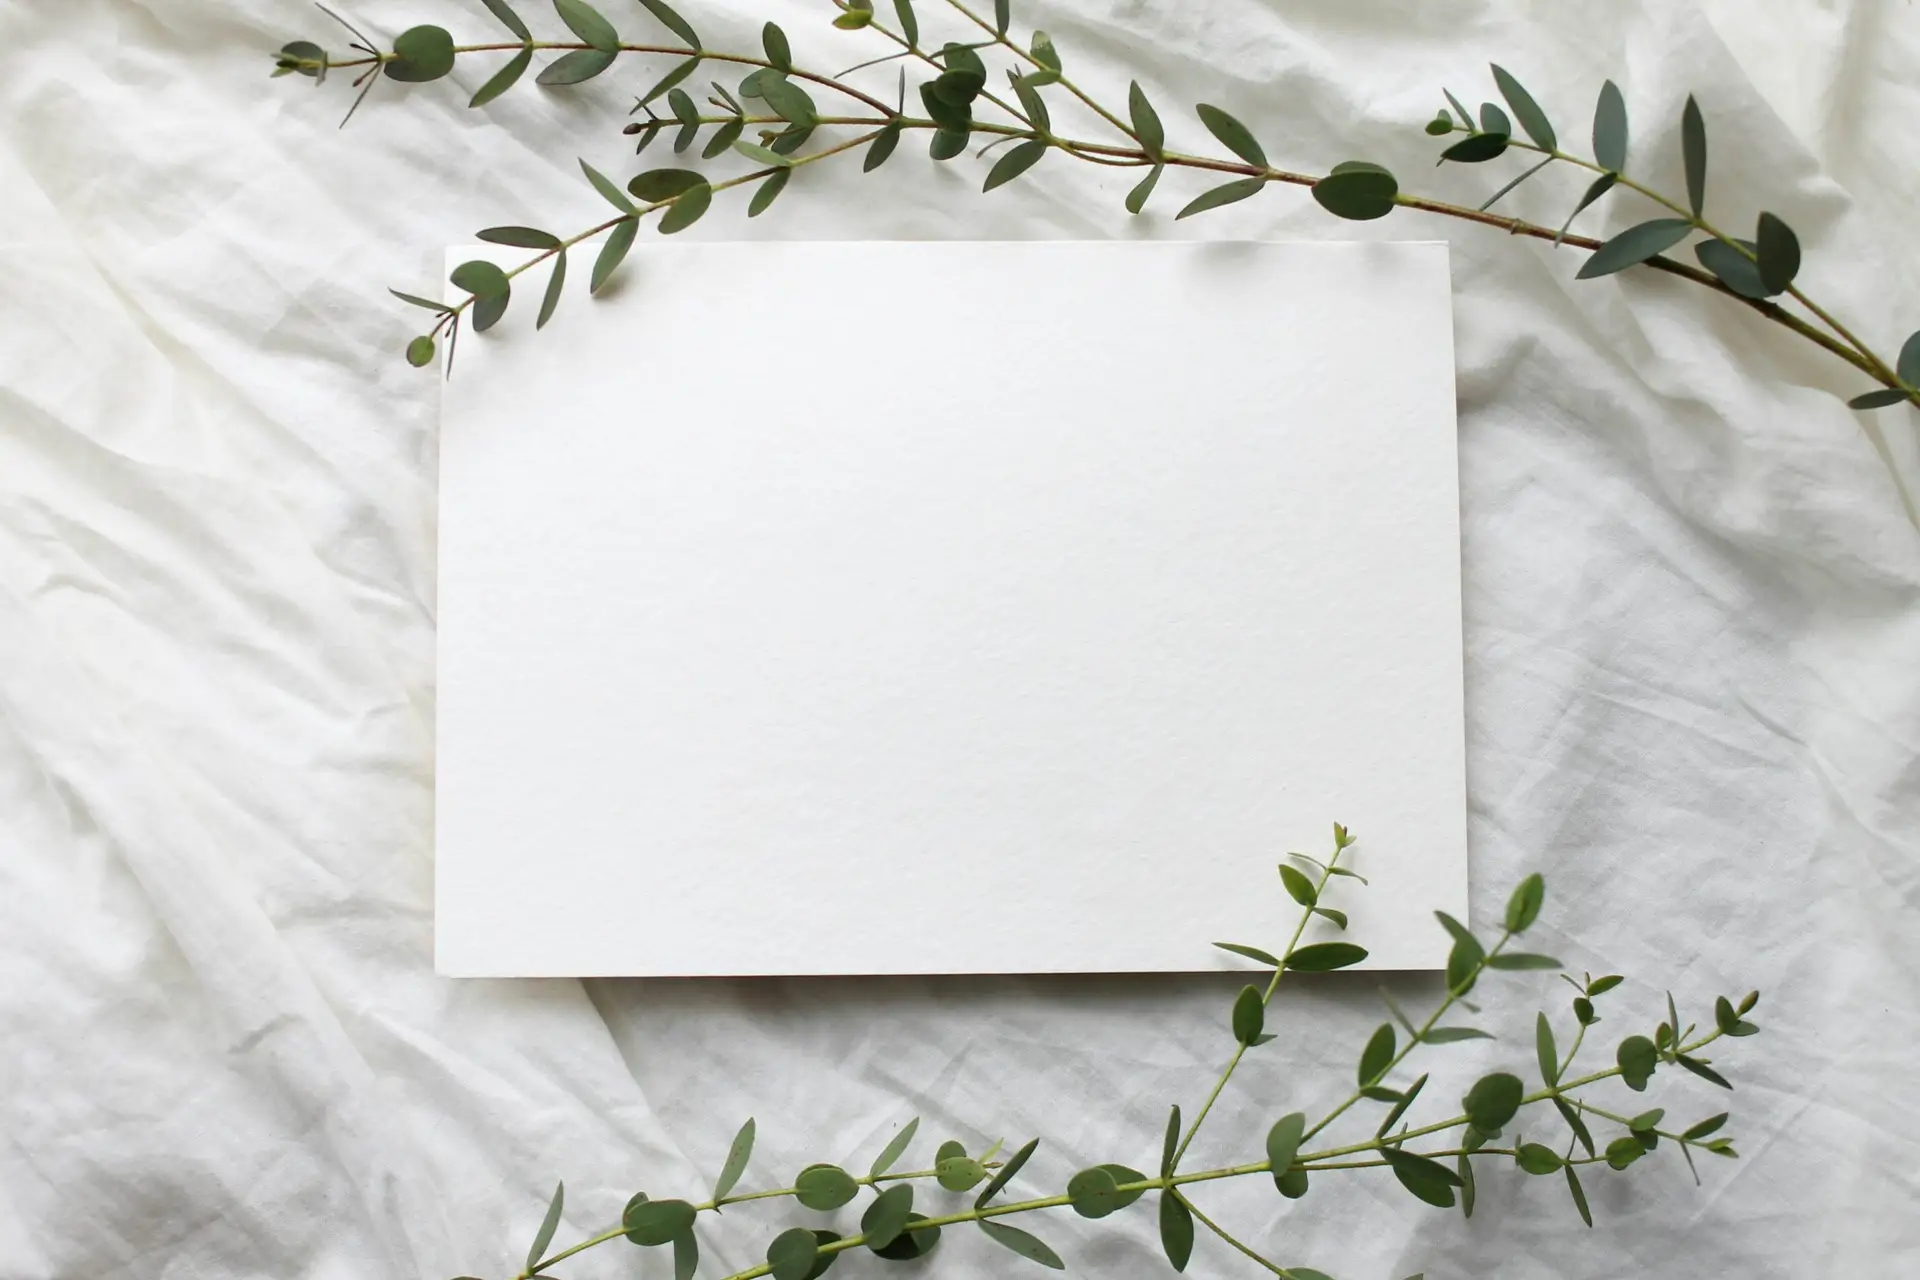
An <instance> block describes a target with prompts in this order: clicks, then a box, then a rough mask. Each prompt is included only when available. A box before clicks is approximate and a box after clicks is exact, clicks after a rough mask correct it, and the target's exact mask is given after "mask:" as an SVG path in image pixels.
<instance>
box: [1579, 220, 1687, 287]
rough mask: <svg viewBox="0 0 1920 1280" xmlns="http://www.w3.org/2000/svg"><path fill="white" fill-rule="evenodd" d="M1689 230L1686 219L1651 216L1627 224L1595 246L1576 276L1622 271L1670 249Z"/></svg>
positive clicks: (1591, 275)
mask: <svg viewBox="0 0 1920 1280" xmlns="http://www.w3.org/2000/svg"><path fill="white" fill-rule="evenodd" d="M1691 230H1693V227H1692V225H1691V224H1690V223H1688V222H1687V220H1686V219H1685V218H1654V219H1652V220H1651V221H1648V222H1642V223H1640V224H1638V225H1637V226H1632V227H1628V228H1627V229H1626V230H1625V231H1622V232H1621V233H1620V234H1619V235H1617V236H1614V237H1613V238H1612V239H1611V240H1608V241H1607V242H1606V243H1605V244H1602V245H1601V246H1600V247H1599V248H1598V249H1595V250H1594V251H1593V256H1592V257H1590V258H1588V259H1587V260H1586V261H1585V262H1584V263H1582V264H1581V266H1580V270H1579V271H1578V272H1577V273H1576V274H1577V278H1579V279H1581V280H1591V279H1593V278H1594V277H1596V276H1605V275H1612V274H1613V273H1614V272H1616V271H1624V270H1625V269H1626V268H1628V267H1631V266H1635V265H1637V264H1639V263H1642V262H1645V261H1646V260H1647V259H1648V258H1651V257H1653V256H1654V255H1656V254H1659V253H1664V252H1665V251H1666V250H1668V249H1671V248H1673V246H1674V245H1676V244H1679V243H1680V242H1681V241H1682V240H1684V239H1686V238H1687V233H1688V232H1689V231H1691Z"/></svg>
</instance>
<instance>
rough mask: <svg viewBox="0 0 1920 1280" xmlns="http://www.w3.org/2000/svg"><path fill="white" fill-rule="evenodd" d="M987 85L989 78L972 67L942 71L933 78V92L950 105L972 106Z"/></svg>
mask: <svg viewBox="0 0 1920 1280" xmlns="http://www.w3.org/2000/svg"><path fill="white" fill-rule="evenodd" d="M986 85H987V78H986V77H985V76H983V75H981V74H980V73H979V72H978V71H974V70H972V69H970V68H963V69H959V70H952V71H942V72H941V73H940V74H939V75H937V76H935V77H934V78H933V93H934V96H935V97H937V98H939V99H940V101H942V102H944V103H946V104H947V105H948V106H950V107H970V106H972V105H973V100H974V99H975V98H977V97H979V96H980V93H981V90H983V89H985V88H986Z"/></svg>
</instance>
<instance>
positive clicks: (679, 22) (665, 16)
mask: <svg viewBox="0 0 1920 1280" xmlns="http://www.w3.org/2000/svg"><path fill="white" fill-rule="evenodd" d="M640 4H641V6H642V7H644V8H645V9H646V11H647V12H648V13H650V14H652V15H653V16H654V17H655V18H657V19H659V21H660V25H661V26H663V27H665V28H666V29H667V30H669V31H671V32H673V34H675V35H676V36H679V37H680V38H681V39H682V40H684V41H686V42H687V47H688V48H689V49H698V48H699V47H700V36H699V35H698V33H696V32H695V31H694V29H693V28H692V27H691V26H689V25H688V24H687V20H686V19H685V18H683V17H681V16H680V15H679V13H677V12H676V11H675V10H674V8H673V6H672V5H669V4H667V3H666V2H665V0H640Z"/></svg>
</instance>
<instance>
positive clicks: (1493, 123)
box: [1480, 102, 1513, 138]
mask: <svg viewBox="0 0 1920 1280" xmlns="http://www.w3.org/2000/svg"><path fill="white" fill-rule="evenodd" d="M1480 128H1481V130H1482V131H1483V132H1486V133H1497V134H1499V135H1500V136H1502V137H1504V138H1511V137H1512V136H1513V121H1511V120H1509V119H1507V113H1506V112H1504V111H1502V110H1501V109H1500V108H1499V107H1496V106H1495V105H1494V104H1493V103H1491V102H1483V103H1481V104H1480Z"/></svg>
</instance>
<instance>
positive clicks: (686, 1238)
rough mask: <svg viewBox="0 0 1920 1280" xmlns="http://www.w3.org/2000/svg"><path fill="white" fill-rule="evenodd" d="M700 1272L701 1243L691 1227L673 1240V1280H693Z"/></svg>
mask: <svg viewBox="0 0 1920 1280" xmlns="http://www.w3.org/2000/svg"><path fill="white" fill-rule="evenodd" d="M699 1270H700V1241H699V1240H698V1239H696V1238H695V1237H694V1234H693V1228H691V1227H689V1228H687V1229H686V1230H685V1231H682V1232H681V1233H680V1234H679V1235H677V1236H675V1237H674V1238H673V1280H693V1277H694V1275H695V1274H696V1273H697V1272H698V1271H699Z"/></svg>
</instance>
